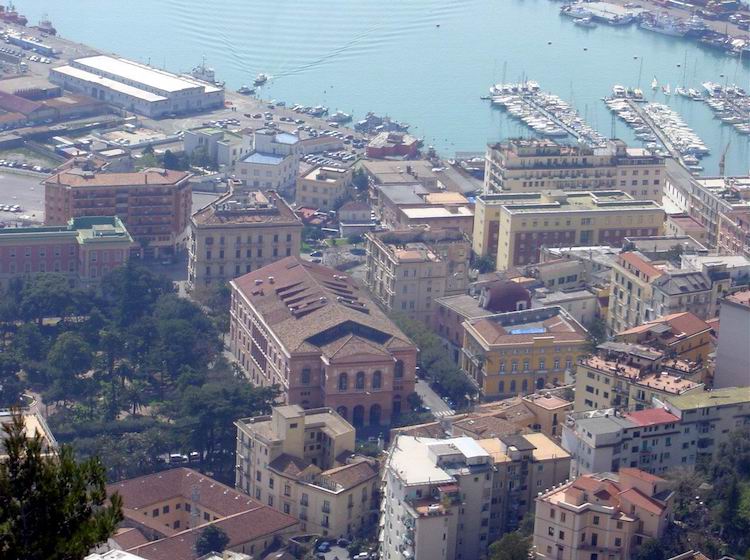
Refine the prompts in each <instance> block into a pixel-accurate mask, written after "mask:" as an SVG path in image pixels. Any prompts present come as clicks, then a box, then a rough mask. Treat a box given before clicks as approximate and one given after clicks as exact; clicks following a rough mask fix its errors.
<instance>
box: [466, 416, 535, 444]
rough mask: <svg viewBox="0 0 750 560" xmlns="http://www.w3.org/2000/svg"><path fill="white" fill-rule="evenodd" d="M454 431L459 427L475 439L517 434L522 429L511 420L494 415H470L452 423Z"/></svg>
mask: <svg viewBox="0 0 750 560" xmlns="http://www.w3.org/2000/svg"><path fill="white" fill-rule="evenodd" d="M453 429H454V431H455V430H456V429H460V430H461V431H462V432H468V433H469V434H473V435H474V436H476V437H475V439H482V438H490V437H493V438H495V437H502V436H510V435H517V434H519V433H521V432H522V431H523V430H522V429H521V428H519V427H518V426H517V425H516V424H514V423H513V422H510V421H509V420H506V419H504V418H497V417H495V416H474V415H472V416H470V417H468V418H465V419H464V420H459V421H458V422H454V423H453Z"/></svg>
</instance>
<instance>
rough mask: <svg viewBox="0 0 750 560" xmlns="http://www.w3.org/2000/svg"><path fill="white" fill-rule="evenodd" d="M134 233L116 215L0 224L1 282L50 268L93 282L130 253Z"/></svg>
mask: <svg viewBox="0 0 750 560" xmlns="http://www.w3.org/2000/svg"><path fill="white" fill-rule="evenodd" d="M132 248H133V238H132V237H130V234H129V233H128V230H127V229H126V228H125V226H124V225H123V223H122V222H121V221H120V219H119V218H118V217H117V216H105V217H86V218H72V219H70V220H69V221H68V224H67V225H66V226H41V227H38V226H34V227H21V228H3V229H0V287H2V288H5V287H7V286H8V284H9V282H10V281H11V280H13V279H14V278H29V277H31V276H36V275H38V274H47V273H50V272H53V273H56V274H62V275H64V276H66V277H67V278H68V280H69V281H70V283H71V284H72V285H75V286H79V287H84V288H85V287H91V286H96V285H97V284H98V283H99V282H100V281H101V279H102V277H103V276H106V275H107V274H108V273H109V272H111V271H112V270H113V269H114V268H116V267H118V266H122V265H123V264H125V263H126V262H127V261H128V259H129V258H130V251H131V249H132Z"/></svg>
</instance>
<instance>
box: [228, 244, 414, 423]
mask: <svg viewBox="0 0 750 560" xmlns="http://www.w3.org/2000/svg"><path fill="white" fill-rule="evenodd" d="M230 287H231V290H232V301H231V307H230V327H229V329H230V330H229V340H230V342H229V347H230V351H231V352H232V354H233V355H234V357H235V359H236V360H237V362H238V363H239V365H240V367H241V368H242V370H243V372H244V373H245V375H246V376H247V377H248V379H249V380H250V381H251V382H252V383H254V384H256V385H260V386H269V385H279V387H280V388H281V390H282V393H283V396H282V398H283V399H284V401H285V402H286V403H287V404H299V405H301V406H302V407H304V408H315V407H320V406H329V407H331V408H333V409H334V410H336V412H337V413H338V414H339V415H341V416H342V417H343V418H345V419H346V420H347V421H350V422H351V423H352V424H353V425H354V426H355V427H360V426H363V425H371V426H372V425H380V424H387V423H389V422H390V421H391V419H392V418H393V417H395V416H398V415H399V414H400V413H401V411H402V410H406V398H407V397H408V396H409V395H410V394H411V393H412V392H413V391H414V378H415V368H416V360H417V348H416V346H414V344H413V343H412V342H411V341H410V340H409V339H408V338H407V337H406V335H404V333H402V332H401V331H400V330H399V329H398V327H396V325H395V324H394V323H393V322H392V321H391V320H390V319H388V317H387V316H386V315H385V314H384V313H383V312H382V311H381V310H380V309H379V308H378V307H377V305H375V303H374V302H372V301H371V300H370V299H369V298H368V297H367V296H366V295H365V294H364V293H363V292H362V291H361V290H360V288H359V287H358V285H357V284H356V283H355V282H354V280H352V278H351V277H349V276H347V275H346V274H343V273H340V272H339V271H337V270H334V269H331V268H327V267H325V266H322V265H318V264H314V263H311V262H308V261H304V260H301V259H300V258H298V257H286V258H283V259H281V260H278V261H276V262H274V263H272V264H269V265H267V266H265V267H263V268H260V269H258V270H256V271H253V272H250V273H248V274H245V275H244V276H241V277H239V278H236V279H234V280H232V281H231V282H230Z"/></svg>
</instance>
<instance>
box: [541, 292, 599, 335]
mask: <svg viewBox="0 0 750 560" xmlns="http://www.w3.org/2000/svg"><path fill="white" fill-rule="evenodd" d="M597 299H598V298H597V296H596V294H595V293H594V292H592V291H591V290H586V289H580V290H576V289H572V290H555V291H553V290H550V289H548V288H542V289H540V290H536V291H535V292H534V295H533V296H532V297H531V306H532V307H533V308H536V307H554V306H559V307H562V308H563V309H564V310H565V311H567V312H568V313H570V315H571V316H572V317H573V318H574V319H575V320H576V321H578V322H579V323H581V324H582V325H584V326H589V325H591V323H592V322H593V320H594V319H595V318H596V316H597Z"/></svg>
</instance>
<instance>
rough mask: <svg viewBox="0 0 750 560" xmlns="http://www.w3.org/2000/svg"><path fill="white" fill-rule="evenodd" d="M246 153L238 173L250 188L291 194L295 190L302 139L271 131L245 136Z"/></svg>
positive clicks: (238, 176)
mask: <svg viewBox="0 0 750 560" xmlns="http://www.w3.org/2000/svg"><path fill="white" fill-rule="evenodd" d="M243 152H244V154H246V155H245V156H244V157H243V158H241V159H240V160H239V161H238V162H237V165H236V166H235V170H236V172H237V178H238V179H239V180H240V181H242V182H243V183H244V184H245V185H247V186H248V187H254V188H258V189H263V190H274V191H277V192H279V193H282V194H285V195H289V194H291V193H292V192H293V191H294V187H295V184H296V181H297V171H298V169H299V153H300V150H299V138H297V136H295V135H294V134H290V133H288V132H276V131H274V130H269V129H260V130H256V131H254V133H253V135H252V136H247V137H245V141H244V147H243Z"/></svg>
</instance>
